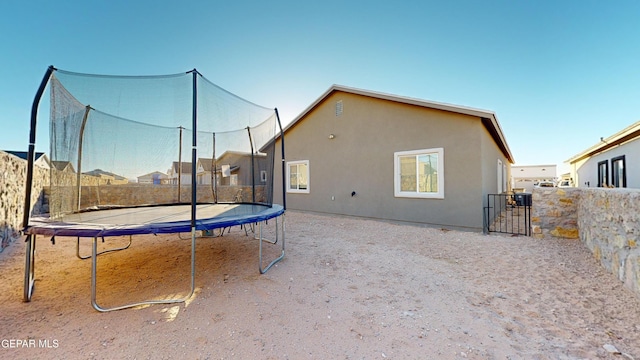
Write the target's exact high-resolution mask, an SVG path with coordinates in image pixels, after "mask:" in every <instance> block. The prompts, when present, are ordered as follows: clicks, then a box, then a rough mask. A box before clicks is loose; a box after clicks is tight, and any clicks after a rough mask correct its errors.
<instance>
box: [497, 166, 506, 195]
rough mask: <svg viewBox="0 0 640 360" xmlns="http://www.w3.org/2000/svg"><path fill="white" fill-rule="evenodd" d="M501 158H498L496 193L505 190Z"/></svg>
mask: <svg viewBox="0 0 640 360" xmlns="http://www.w3.org/2000/svg"><path fill="white" fill-rule="evenodd" d="M502 165H503V164H502V160H500V159H498V194H502V192H503V191H504V190H505V188H506V187H505V186H504V181H503V179H504V168H503V167H502Z"/></svg>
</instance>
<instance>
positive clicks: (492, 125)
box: [284, 85, 515, 164]
mask: <svg viewBox="0 0 640 360" xmlns="http://www.w3.org/2000/svg"><path fill="white" fill-rule="evenodd" d="M337 91H341V92H346V93H351V94H356V95H362V96H367V97H372V98H376V99H382V100H388V101H394V102H399V103H404V104H409V105H415V106H422V107H426V108H430V109H436V110H442V111H449V112H454V113H458V114H464V115H470V116H475V117H479V118H481V119H482V124H483V125H484V126H485V128H486V129H487V130H488V131H489V133H490V134H491V137H492V138H493V139H494V141H495V142H496V145H498V147H499V148H500V150H501V151H502V153H503V154H504V155H505V157H506V158H507V159H508V160H509V161H510V162H511V163H512V164H513V163H515V161H514V158H513V155H512V154H511V150H510V149H509V145H507V140H506V138H505V136H504V134H503V133H502V128H501V127H500V123H499V122H498V118H497V117H496V114H495V113H494V112H492V111H488V110H481V109H475V108H470V107H465V106H459V105H452V104H446V103H440V102H435V101H427V100H422V99H416V98H410V97H405V96H398V95H392V94H386V93H381V92H376V91H370V90H363V89H356V88H352V87H347V86H342V85H332V86H331V87H330V88H329V89H328V90H327V91H325V92H324V94H322V95H321V96H320V97H319V98H318V99H316V100H315V101H314V102H313V103H311V105H309V106H308V107H307V108H306V109H305V110H304V111H303V112H302V113H300V115H298V116H297V117H296V118H295V119H293V121H292V122H291V123H289V124H288V125H287V126H286V127H285V129H284V132H286V131H287V130H289V129H290V128H291V127H293V126H294V125H295V124H296V123H297V122H298V121H300V120H301V119H302V118H304V117H305V116H306V115H307V114H308V113H310V112H311V111H312V110H313V109H314V108H315V107H316V106H318V105H319V104H320V103H321V102H322V101H324V99H325V98H327V97H328V96H329V95H330V94H332V93H333V92H337Z"/></svg>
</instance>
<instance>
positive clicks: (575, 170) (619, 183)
mask: <svg viewBox="0 0 640 360" xmlns="http://www.w3.org/2000/svg"><path fill="white" fill-rule="evenodd" d="M565 162H567V163H569V166H570V170H571V177H572V178H573V180H574V184H575V186H577V187H628V188H640V166H638V164H640V121H638V122H636V123H635V124H633V125H631V126H629V127H627V128H626V129H623V130H622V131H620V132H618V133H616V134H614V135H612V136H610V137H608V138H606V139H604V138H601V139H600V142H599V143H597V144H595V145H593V146H592V147H590V148H588V149H586V150H585V151H583V152H581V153H579V154H577V155H575V156H573V157H572V158H570V159H569V160H566V161H565Z"/></svg>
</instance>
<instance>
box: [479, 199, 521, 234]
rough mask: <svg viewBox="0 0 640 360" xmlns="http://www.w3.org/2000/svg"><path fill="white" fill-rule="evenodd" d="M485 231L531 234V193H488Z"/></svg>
mask: <svg viewBox="0 0 640 360" xmlns="http://www.w3.org/2000/svg"><path fill="white" fill-rule="evenodd" d="M484 210H485V214H484V219H485V225H484V227H485V232H488V233H491V232H497V233H505V234H513V235H525V236H531V194H527V193H516V194H488V195H487V206H485V208H484Z"/></svg>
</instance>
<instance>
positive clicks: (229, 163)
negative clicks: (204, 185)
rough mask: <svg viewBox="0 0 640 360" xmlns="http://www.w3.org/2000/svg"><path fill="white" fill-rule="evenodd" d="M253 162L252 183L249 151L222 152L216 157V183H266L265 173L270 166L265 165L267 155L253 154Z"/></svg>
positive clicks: (234, 184) (266, 173)
mask: <svg viewBox="0 0 640 360" xmlns="http://www.w3.org/2000/svg"><path fill="white" fill-rule="evenodd" d="M210 161H211V160H209V162H210ZM253 162H254V164H255V167H254V170H253V176H254V179H255V182H254V183H252V182H251V153H245V152H238V151H225V152H224V154H222V155H221V156H220V157H218V158H217V159H216V168H217V169H218V171H217V174H218V177H217V181H218V185H233V186H236V185H252V184H255V185H264V184H266V183H267V175H268V172H269V170H270V168H271V166H269V167H267V156H266V155H265V154H254V155H253ZM209 169H211V166H209ZM209 174H210V173H209ZM209 176H210V175H209ZM209 181H210V180H209Z"/></svg>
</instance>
